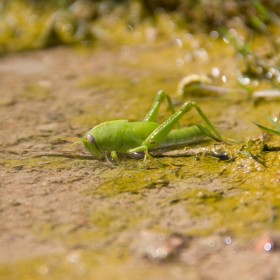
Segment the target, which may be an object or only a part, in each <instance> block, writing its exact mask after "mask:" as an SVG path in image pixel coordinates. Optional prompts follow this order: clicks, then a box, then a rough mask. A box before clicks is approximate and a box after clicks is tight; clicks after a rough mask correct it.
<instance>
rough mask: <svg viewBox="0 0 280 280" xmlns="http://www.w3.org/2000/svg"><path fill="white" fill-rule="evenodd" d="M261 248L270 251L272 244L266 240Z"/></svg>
mask: <svg viewBox="0 0 280 280" xmlns="http://www.w3.org/2000/svg"><path fill="white" fill-rule="evenodd" d="M263 248H264V250H265V251H267V252H269V251H271V249H272V244H271V243H270V242H266V243H265V244H264V245H263Z"/></svg>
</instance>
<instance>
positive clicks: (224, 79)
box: [222, 75, 227, 83]
mask: <svg viewBox="0 0 280 280" xmlns="http://www.w3.org/2000/svg"><path fill="white" fill-rule="evenodd" d="M222 81H223V82H224V83H226V82H227V76H226V75H223V76H222Z"/></svg>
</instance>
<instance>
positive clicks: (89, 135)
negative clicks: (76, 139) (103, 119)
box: [87, 134, 96, 145]
mask: <svg viewBox="0 0 280 280" xmlns="http://www.w3.org/2000/svg"><path fill="white" fill-rule="evenodd" d="M87 140H88V142H89V143H91V144H94V145H96V141H95V138H94V137H93V136H92V135H91V134H88V135H87Z"/></svg>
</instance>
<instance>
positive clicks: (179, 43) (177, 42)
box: [175, 39, 183, 48]
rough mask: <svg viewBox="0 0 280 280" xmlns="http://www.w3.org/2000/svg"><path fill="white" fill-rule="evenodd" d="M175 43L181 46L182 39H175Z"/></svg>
mask: <svg viewBox="0 0 280 280" xmlns="http://www.w3.org/2000/svg"><path fill="white" fill-rule="evenodd" d="M175 41H176V44H177V46H178V47H179V48H182V47H183V41H182V40H181V39H176V40H175Z"/></svg>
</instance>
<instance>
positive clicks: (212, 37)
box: [209, 30, 219, 40]
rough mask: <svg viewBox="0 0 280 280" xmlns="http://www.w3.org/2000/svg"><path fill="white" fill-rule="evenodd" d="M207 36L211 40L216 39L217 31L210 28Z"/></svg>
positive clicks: (217, 36)
mask: <svg viewBox="0 0 280 280" xmlns="http://www.w3.org/2000/svg"><path fill="white" fill-rule="evenodd" d="M209 36H210V38H211V39H212V40H217V39H218V38H219V32H218V31H216V30H212V31H211V32H210V34H209Z"/></svg>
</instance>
